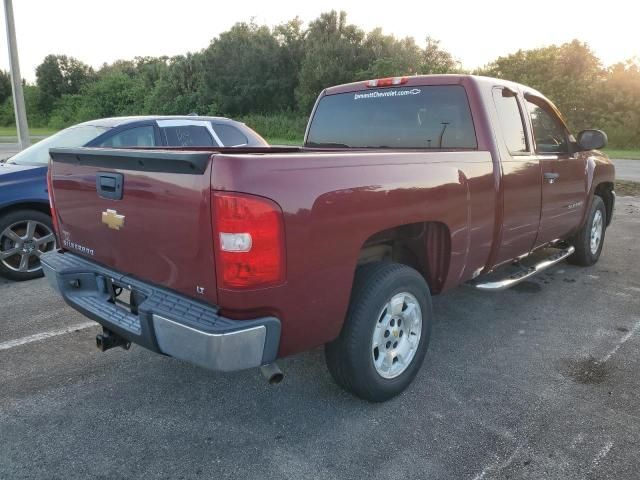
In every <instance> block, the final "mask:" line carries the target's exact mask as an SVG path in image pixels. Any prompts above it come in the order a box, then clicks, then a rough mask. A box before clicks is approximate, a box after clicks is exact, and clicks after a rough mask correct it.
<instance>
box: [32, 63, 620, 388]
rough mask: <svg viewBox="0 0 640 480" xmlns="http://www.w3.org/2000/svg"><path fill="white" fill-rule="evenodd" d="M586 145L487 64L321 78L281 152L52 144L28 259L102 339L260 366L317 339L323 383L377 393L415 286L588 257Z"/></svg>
mask: <svg viewBox="0 0 640 480" xmlns="http://www.w3.org/2000/svg"><path fill="white" fill-rule="evenodd" d="M605 144H606V135H605V134H604V133H603V132H601V131H599V130H584V131H582V132H580V133H579V134H578V135H577V137H574V136H573V135H572V134H571V133H570V131H569V129H568V128H567V126H566V123H565V121H564V120H563V118H562V116H561V114H560V112H559V111H558V110H557V108H556V107H555V106H554V105H553V104H552V103H551V102H550V101H549V100H547V99H546V98H545V97H544V96H543V95H542V94H541V93H539V92H537V91H535V90H533V89H531V88H528V87H526V86H523V85H519V84H516V83H512V82H508V81H504V80H497V79H493V78H484V77H477V76H467V75H436V76H415V77H394V78H384V79H378V80H370V81H366V82H356V83H351V84H347V85H340V86H336V87H332V88H327V89H326V90H324V91H323V92H322V93H321V94H320V96H319V98H318V100H317V102H316V104H315V106H314V109H313V112H312V114H311V117H310V120H309V123H308V127H307V130H306V133H305V139H304V146H303V147H300V148H295V147H292V148H277V147H272V148H234V149H230V148H215V147H209V148H181V149H178V150H170V149H166V148H165V149H113V148H111V149H100V148H73V149H51V151H50V156H51V161H50V167H49V184H50V188H49V191H50V193H51V195H50V200H51V210H52V218H53V219H54V227H55V230H56V232H57V235H58V245H59V246H60V247H61V248H60V249H58V250H56V251H53V252H49V253H46V254H43V255H42V257H41V261H42V265H43V268H44V272H45V274H46V276H47V277H48V279H49V281H50V283H51V284H52V285H53V286H54V287H55V288H56V289H57V290H58V291H59V292H60V294H61V295H62V297H63V298H64V300H65V301H66V302H67V303H68V304H69V305H70V306H71V307H73V308H75V309H76V310H78V311H80V312H82V313H83V314H84V315H86V316H87V317H89V318H91V319H94V320H95V321H96V322H98V323H100V324H101V325H102V327H103V331H102V333H101V334H100V335H98V336H97V344H98V346H99V348H101V349H102V350H106V349H108V348H111V347H114V346H123V347H125V348H128V347H129V346H130V344H131V343H136V344H139V345H142V346H143V347H146V348H148V349H150V350H153V351H154V352H158V353H161V354H164V355H169V356H172V357H175V358H178V359H182V360H184V361H187V362H191V363H193V364H196V365H199V366H202V367H205V368H208V369H212V370H218V371H230V370H238V369H245V368H250V367H261V368H262V370H263V372H264V373H265V374H266V375H268V377H269V378H271V380H272V381H274V382H275V381H277V380H279V379H281V378H282V373H281V372H280V370H279V369H278V368H277V365H276V364H275V362H276V360H277V359H278V358H280V357H284V356H288V355H292V354H295V353H298V352H302V351H306V350H310V349H313V348H315V347H319V346H324V350H325V357H326V361H327V365H328V368H329V371H330V373H331V375H332V376H333V378H334V379H335V381H336V383H338V384H339V385H340V386H342V387H343V388H345V389H346V390H348V391H350V392H352V393H353V394H355V395H357V396H359V397H360V398H363V399H366V400H369V401H384V400H387V399H389V398H391V397H393V396H394V395H397V394H398V393H400V392H402V391H403V390H404V389H405V388H406V387H407V386H408V385H409V384H410V383H411V381H412V380H413V378H414V377H415V375H416V373H417V372H418V370H419V368H420V367H421V364H422V363H423V359H424V356H425V352H426V351H427V346H428V343H429V336H430V332H431V325H432V323H433V313H432V304H431V295H432V294H438V293H441V292H445V291H447V290H449V289H451V288H453V287H456V286H458V285H461V284H465V283H466V284H470V285H472V286H474V287H475V288H478V289H482V290H485V291H496V290H501V289H504V288H507V287H510V286H512V285H515V284H517V283H518V282H521V281H523V280H524V279H526V278H528V277H530V276H531V275H534V274H536V273H538V272H539V271H541V270H543V269H544V268H547V267H549V266H550V265H553V264H555V263H557V262H560V261H562V260H564V259H565V258H566V259H567V260H568V261H570V262H572V263H575V264H578V265H584V266H588V265H592V264H594V263H595V262H596V261H597V260H598V257H599V256H600V253H601V251H602V245H603V241H604V236H605V230H606V227H607V226H608V225H609V223H610V222H611V217H612V212H613V209H614V202H615V194H614V189H613V186H614V167H613V165H612V163H611V162H610V161H609V159H608V158H607V157H606V156H605V155H604V154H602V153H601V152H599V151H598V150H597V149H599V148H602V147H603V146H604V145H605Z"/></svg>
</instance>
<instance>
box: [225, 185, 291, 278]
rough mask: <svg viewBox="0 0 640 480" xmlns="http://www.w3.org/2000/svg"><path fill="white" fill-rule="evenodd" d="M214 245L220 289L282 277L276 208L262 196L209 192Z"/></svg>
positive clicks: (280, 223)
mask: <svg viewBox="0 0 640 480" xmlns="http://www.w3.org/2000/svg"><path fill="white" fill-rule="evenodd" d="M213 207H214V208H213V225H214V244H215V253H216V267H217V271H218V284H219V286H220V287H221V288H258V287H267V286H273V285H277V284H279V283H282V282H283V281H284V278H285V261H284V226H283V220H282V210H281V209H280V207H279V206H278V205H277V204H275V203H274V202H272V201H271V200H268V199H266V198H262V197H255V196H252V195H243V194H237V193H214V195H213Z"/></svg>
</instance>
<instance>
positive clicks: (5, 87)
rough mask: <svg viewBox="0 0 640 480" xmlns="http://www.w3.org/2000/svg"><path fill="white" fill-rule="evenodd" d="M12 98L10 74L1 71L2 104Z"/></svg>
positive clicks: (0, 94) (0, 89) (0, 93)
mask: <svg viewBox="0 0 640 480" xmlns="http://www.w3.org/2000/svg"><path fill="white" fill-rule="evenodd" d="M10 96H11V77H10V76H9V72H5V71H4V70H0V103H4V101H5V100H6V99H7V98H9V97H10Z"/></svg>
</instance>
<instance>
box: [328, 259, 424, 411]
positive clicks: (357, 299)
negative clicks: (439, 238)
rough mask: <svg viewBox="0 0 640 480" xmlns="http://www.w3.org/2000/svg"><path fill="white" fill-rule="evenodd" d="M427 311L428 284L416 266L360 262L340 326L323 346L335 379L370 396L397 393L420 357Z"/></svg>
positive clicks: (383, 397)
mask: <svg viewBox="0 0 640 480" xmlns="http://www.w3.org/2000/svg"><path fill="white" fill-rule="evenodd" d="M431 317H432V307H431V296H430V293H429V287H428V286H427V283H426V282H425V281H424V279H423V278H422V276H421V275H420V274H419V273H418V272H417V271H416V270H414V269H412V268H409V267H407V266H405V265H400V264H393V263H372V264H367V265H364V266H362V267H360V268H359V269H358V271H357V273H356V279H355V282H354V287H353V292H352V296H351V303H350V306H349V312H348V314H347V319H346V321H345V324H344V327H343V329H342V332H341V334H340V336H339V337H338V338H337V339H336V340H334V341H333V342H331V343H329V344H327V345H326V347H325V357H326V360H327V366H328V368H329V371H330V372H331V375H332V376H333V378H334V380H335V381H336V383H338V385H340V386H341V387H343V388H344V389H345V390H347V391H349V392H351V393H353V394H355V395H356V396H358V397H360V398H363V399H365V400H369V401H372V402H382V401H385V400H388V399H390V398H392V397H394V396H396V395H398V394H399V393H401V392H402V391H403V390H404V389H405V388H407V386H409V384H410V383H411V382H412V380H413V379H414V377H415V376H416V374H417V373H418V371H419V369H420V367H421V365H422V362H423V360H424V356H425V354H426V351H427V347H428V345H429V336H430V333H431Z"/></svg>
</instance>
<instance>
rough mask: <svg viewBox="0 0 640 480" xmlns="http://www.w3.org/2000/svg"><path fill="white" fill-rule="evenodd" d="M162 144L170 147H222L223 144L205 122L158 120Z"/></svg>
mask: <svg viewBox="0 0 640 480" xmlns="http://www.w3.org/2000/svg"><path fill="white" fill-rule="evenodd" d="M157 124H158V128H159V129H160V137H161V139H162V143H163V144H164V145H167V146H169V147H222V146H224V145H223V143H222V142H221V141H220V138H219V137H218V135H217V134H216V132H215V130H214V129H213V127H212V126H211V122H208V121H205V120H173V119H170V120H157Z"/></svg>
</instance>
